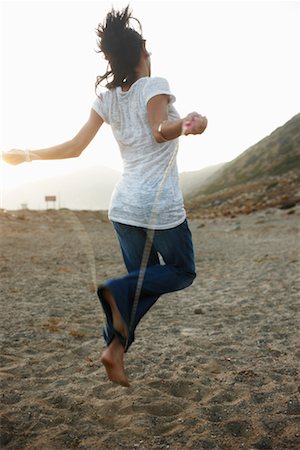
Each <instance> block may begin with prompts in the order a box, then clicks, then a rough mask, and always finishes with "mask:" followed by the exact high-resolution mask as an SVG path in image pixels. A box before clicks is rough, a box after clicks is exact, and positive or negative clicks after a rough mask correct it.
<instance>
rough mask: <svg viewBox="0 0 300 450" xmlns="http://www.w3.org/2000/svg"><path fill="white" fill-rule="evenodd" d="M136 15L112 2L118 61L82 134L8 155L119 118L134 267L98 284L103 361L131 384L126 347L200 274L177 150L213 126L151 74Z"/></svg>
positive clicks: (107, 50) (108, 50)
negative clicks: (182, 110)
mask: <svg viewBox="0 0 300 450" xmlns="http://www.w3.org/2000/svg"><path fill="white" fill-rule="evenodd" d="M131 19H133V17H132V16H131V12H130V11H129V7H128V6H127V7H126V8H125V9H124V10H122V11H120V12H119V11H115V10H114V9H112V11H111V12H109V13H108V14H107V16H106V19H105V21H104V23H103V24H99V25H98V28H97V36H98V37H99V40H98V45H99V49H100V52H103V54H104V56H105V58H106V59H107V61H108V70H107V72H106V73H105V74H104V75H103V76H101V77H98V78H97V82H96V88H97V86H98V85H99V84H100V83H101V82H103V81H104V80H106V81H107V84H106V88H107V90H106V91H105V92H104V93H102V94H101V95H99V96H97V97H96V99H95V101H94V103H93V105H92V109H91V112H90V117H89V119H88V121H87V123H86V124H85V125H84V126H83V128H82V129H81V130H80V131H79V133H78V134H77V135H76V136H75V137H74V138H73V139H71V140H70V141H67V142H65V143H63V144H60V145H57V146H54V147H50V148H45V149H40V150H35V151H28V150H25V151H22V150H10V151H9V152H7V153H5V154H4V156H3V159H4V160H5V161H6V162H8V163H11V164H19V163H21V162H24V161H28V162H29V161H33V160H36V159H38V160H41V159H43V160H49V159H64V158H74V157H78V156H80V154H81V153H82V152H83V150H84V149H85V148H86V147H87V145H88V144H89V143H90V142H91V140H92V139H93V138H94V136H95V135H96V133H97V132H98V130H99V129H100V127H101V126H102V124H103V122H106V123H108V124H109V125H110V126H111V128H112V131H113V133H114V136H115V138H116V140H117V142H118V144H119V147H120V152H121V155H122V159H123V164H124V171H123V175H122V179H121V181H120V182H119V183H118V185H117V186H116V187H115V190H114V193H113V196H112V199H111V203H110V208H109V218H110V220H111V221H112V224H113V226H114V229H115V231H116V235H117V237H118V240H119V243H120V247H121V251H122V255H123V258H124V262H125V265H126V268H127V271H128V274H127V275H126V276H124V277H121V278H117V279H111V280H108V281H106V282H105V283H103V284H102V285H100V286H99V287H98V290H97V293H98V296H99V299H100V302H101V305H102V307H103V309H104V311H105V314H106V329H105V330H104V331H103V335H104V338H105V341H106V343H107V349H106V350H105V351H104V353H103V354H102V357H101V362H102V363H103V364H104V366H105V369H106V372H107V375H108V378H109V379H110V380H111V381H113V382H115V383H118V384H121V385H123V386H129V381H128V378H127V375H126V373H125V368H124V354H125V353H126V352H127V350H128V348H129V347H130V345H131V344H132V342H133V341H134V332H135V328H136V326H137V324H138V323H139V321H140V320H141V318H142V317H143V316H144V315H145V313H146V312H147V311H148V310H149V309H150V308H151V306H152V305H153V304H154V303H155V302H156V300H157V299H158V298H159V296H160V295H162V294H164V293H167V292H173V291H176V290H179V289H183V288H185V287H187V286H189V285H191V284H192V282H193V280H194V278H195V276H196V273H195V264H194V252H193V244H192V239H191V233H190V230H189V227H188V224H187V220H186V213H185V210H184V205H183V199H182V194H181V191H180V187H179V179H178V171H177V166H176V161H175V158H176V151H177V145H178V137H179V136H180V135H182V134H184V135H188V134H201V133H202V132H203V131H204V130H205V128H206V126H207V120H206V118H205V117H203V116H201V115H200V114H198V113H196V112H193V113H190V114H188V115H187V116H186V117H185V118H183V119H182V118H180V116H179V114H178V113H177V111H176V109H175V108H174V105H173V103H174V101H175V97H174V95H173V94H172V93H171V91H170V88H169V84H168V82H167V80H165V79H164V78H159V77H153V78H151V64H150V54H149V53H148V51H147V49H146V45H145V40H144V39H143V37H142V32H141V27H140V32H137V31H136V30H135V29H134V28H133V27H131V25H130V20H131ZM135 20H136V19H135ZM137 22H138V24H139V26H140V23H139V21H137ZM159 255H160V257H161V258H162V259H163V263H160V259H159Z"/></svg>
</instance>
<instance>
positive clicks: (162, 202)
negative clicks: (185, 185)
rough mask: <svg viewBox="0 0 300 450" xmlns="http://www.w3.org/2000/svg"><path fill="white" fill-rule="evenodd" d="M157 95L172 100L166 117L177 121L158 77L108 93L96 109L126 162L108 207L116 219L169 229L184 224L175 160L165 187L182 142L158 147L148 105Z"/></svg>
mask: <svg viewBox="0 0 300 450" xmlns="http://www.w3.org/2000/svg"><path fill="white" fill-rule="evenodd" d="M159 94H167V95H169V96H170V97H169V98H170V101H169V104H168V118H169V119H170V120H175V119H178V118H179V117H180V116H179V114H178V112H177V111H176V109H175V108H174V105H173V103H174V102H175V97H174V95H172V93H171V92H170V88H169V84H168V82H167V80H165V79H164V78H160V77H153V78H151V77H143V78H139V79H138V80H137V81H136V82H135V83H133V84H132V85H131V87H130V89H129V90H128V91H126V92H124V91H122V89H121V87H117V88H114V89H109V90H107V91H106V92H104V93H102V94H101V95H100V98H99V97H97V98H96V99H95V101H94V103H93V105H92V108H93V109H94V110H95V111H96V112H97V113H98V114H99V115H100V116H101V117H102V118H103V120H104V121H105V122H106V123H108V124H109V125H110V126H111V128H112V131H113V134H114V136H115V138H116V140H117V142H118V144H119V147H120V152H121V156H122V160H123V167H124V170H123V174H122V178H121V180H120V181H119V183H118V184H117V185H116V186H115V189H114V192H113V195H112V198H111V201H110V206H109V213H108V216H109V219H110V220H112V221H115V222H120V223H124V224H128V225H134V226H139V227H144V228H153V229H168V228H173V227H176V226H177V225H179V224H181V223H182V222H183V221H184V220H185V217H186V212H185V209H184V205H183V198H182V193H181V189H180V186H179V177H178V170H177V164H176V158H175V160H174V162H173V164H172V166H171V168H170V169H169V170H168V171H167V176H166V179H165V180H164V181H163V184H162V183H161V180H162V179H163V178H164V176H165V172H166V170H167V167H168V165H169V162H170V160H171V158H172V155H173V154H174V152H176V149H177V145H178V139H173V140H171V141H167V142H163V143H157V142H156V141H155V139H154V137H153V134H152V131H151V128H150V124H149V121H148V115H147V103H148V101H149V100H150V99H151V98H152V97H154V96H156V95H159ZM158 189H160V192H159V197H157V193H158Z"/></svg>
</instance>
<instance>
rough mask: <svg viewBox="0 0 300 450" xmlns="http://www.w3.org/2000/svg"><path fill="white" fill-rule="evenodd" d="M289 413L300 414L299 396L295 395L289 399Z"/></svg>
mask: <svg viewBox="0 0 300 450" xmlns="http://www.w3.org/2000/svg"><path fill="white" fill-rule="evenodd" d="M287 414H290V415H294V414H300V402H299V399H298V398H297V397H293V398H291V399H290V400H289V401H288V405H287Z"/></svg>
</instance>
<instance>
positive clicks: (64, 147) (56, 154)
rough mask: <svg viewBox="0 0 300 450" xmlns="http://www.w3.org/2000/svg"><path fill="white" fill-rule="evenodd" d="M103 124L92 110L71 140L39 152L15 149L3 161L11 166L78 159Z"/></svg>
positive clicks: (3, 157)
mask: <svg viewBox="0 0 300 450" xmlns="http://www.w3.org/2000/svg"><path fill="white" fill-rule="evenodd" d="M102 124H103V119H102V118H101V117H100V116H99V114H97V113H96V112H95V111H94V110H93V109H91V112H90V117H89V119H88V121H87V122H86V123H85V125H84V126H83V127H82V128H81V130H80V131H79V132H78V133H77V134H76V136H74V137H73V138H72V139H71V140H69V141H66V142H64V143H63V144H59V145H55V146H53V147H48V148H43V149H38V150H29V151H23V150H17V149H13V150H10V151H8V152H6V153H4V154H3V155H2V159H3V160H4V161H5V162H7V163H9V164H14V165H17V164H20V163H22V162H25V161H33V160H47V159H66V158H77V157H78V156H80V155H81V153H82V152H83V150H84V149H85V148H86V147H87V146H88V144H89V143H90V142H91V140H92V139H93V138H94V137H95V135H96V133H97V131H98V130H99V128H100V127H101V125H102ZM28 157H29V158H28Z"/></svg>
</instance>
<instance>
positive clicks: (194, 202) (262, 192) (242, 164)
mask: <svg viewBox="0 0 300 450" xmlns="http://www.w3.org/2000/svg"><path fill="white" fill-rule="evenodd" d="M299 192H300V114H297V115H296V116H294V117H293V118H292V119H291V120H289V121H288V122H287V123H286V124H285V125H283V126H281V127H279V128H277V129H276V130H275V131H273V133H271V134H270V135H269V136H267V137H265V138H264V139H262V140H261V141H260V142H258V143H257V144H255V145H253V146H252V147H250V148H249V149H247V150H246V151H245V152H243V153H242V154H241V155H239V156H238V157H237V158H235V159H234V160H232V161H230V162H229V163H226V164H225V165H223V166H222V167H221V168H220V169H219V170H217V171H216V172H215V173H214V174H213V175H212V176H211V177H209V178H208V179H207V180H206V182H205V184H204V185H201V186H200V187H199V188H198V190H197V191H194V194H193V196H192V198H191V199H190V201H188V202H187V205H186V206H187V210H188V212H190V214H192V215H194V216H195V215H197V216H199V215H200V216H205V217H207V216H209V215H231V214H236V213H249V212H252V211H255V210H257V209H263V208H267V207H271V206H277V207H287V206H288V204H293V203H297V202H299V201H300V194H299Z"/></svg>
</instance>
